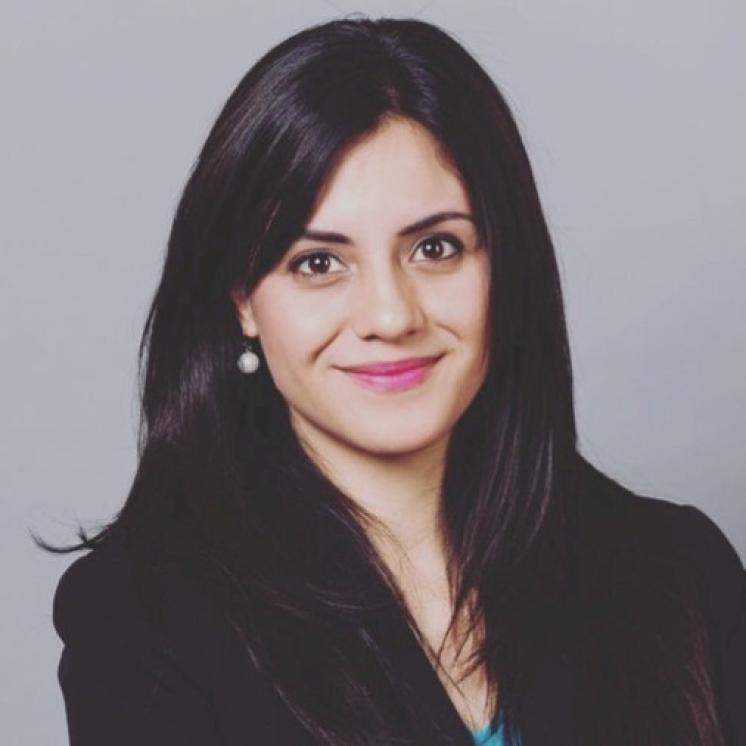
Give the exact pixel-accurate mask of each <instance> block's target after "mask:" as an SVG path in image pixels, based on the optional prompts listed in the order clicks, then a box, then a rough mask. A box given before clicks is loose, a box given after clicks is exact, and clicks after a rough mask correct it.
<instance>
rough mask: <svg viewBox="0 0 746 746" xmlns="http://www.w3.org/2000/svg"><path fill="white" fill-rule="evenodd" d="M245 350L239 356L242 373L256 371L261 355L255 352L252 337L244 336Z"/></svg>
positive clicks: (239, 367)
mask: <svg viewBox="0 0 746 746" xmlns="http://www.w3.org/2000/svg"><path fill="white" fill-rule="evenodd" d="M243 344H244V351H243V352H242V353H241V354H240V355H239V356H238V369H239V370H240V371H241V373H254V372H255V371H256V370H257V369H258V368H259V356H258V355H257V354H256V352H254V346H253V343H252V340H251V337H247V336H246V335H245V334H244V336H243Z"/></svg>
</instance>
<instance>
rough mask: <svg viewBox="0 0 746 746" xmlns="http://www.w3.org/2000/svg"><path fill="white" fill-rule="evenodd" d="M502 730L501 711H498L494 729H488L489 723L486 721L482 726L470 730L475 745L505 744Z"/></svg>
mask: <svg viewBox="0 0 746 746" xmlns="http://www.w3.org/2000/svg"><path fill="white" fill-rule="evenodd" d="M504 731H505V729H504V728H503V716H502V712H500V715H499V717H498V720H497V728H496V729H495V730H494V731H490V724H489V723H487V725H485V726H484V727H483V728H480V729H479V730H473V731H471V735H472V737H473V738H474V744H475V746H505V732H504Z"/></svg>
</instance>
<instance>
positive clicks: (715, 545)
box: [573, 466, 746, 641]
mask: <svg viewBox="0 0 746 746" xmlns="http://www.w3.org/2000/svg"><path fill="white" fill-rule="evenodd" d="M582 485H583V486H582V489H579V490H577V492H576V493H575V494H573V501H574V505H573V508H574V510H573V515H574V517H575V529H576V535H575V538H576V543H577V545H578V546H577V551H578V555H579V556H580V558H581V562H582V563H583V564H585V565H590V564H593V563H598V564H599V565H600V566H605V567H613V568H614V569H615V571H616V572H618V573H620V574H628V575H629V576H630V577H632V578H636V581H637V582H638V583H639V585H643V584H644V583H645V580H646V573H648V572H650V574H651V577H652V578H654V579H655V578H660V577H665V576H666V573H667V574H668V577H671V578H675V579H676V580H677V581H678V580H680V581H681V582H683V583H688V584H689V585H690V586H691V587H692V588H693V589H694V592H695V593H696V594H697V596H698V597H699V599H700V601H701V605H702V610H703V613H704V615H705V619H706V621H707V622H708V626H709V627H710V631H711V633H712V634H713V636H714V637H715V639H716V640H722V641H724V640H727V639H728V638H729V637H730V636H731V635H732V634H733V631H734V630H735V628H736V626H737V625H738V624H739V620H740V617H741V616H742V615H743V613H744V609H746V570H745V569H744V565H743V562H742V560H741V558H740V557H739V555H738V552H737V551H736V549H735V547H734V546H733V544H732V543H731V542H730V540H729V539H728V538H727V537H726V535H725V533H724V532H723V531H722V529H721V528H720V527H719V526H718V525H717V524H716V523H715V522H714V521H713V520H712V518H710V517H709V516H708V515H707V513H706V512H705V511H703V510H702V509H701V508H699V507H697V506H695V505H691V504H680V503H676V502H674V501H672V500H668V499H664V498H661V497H658V496H653V495H646V494H640V493H637V492H633V491H632V490H631V489H629V488H627V487H625V486H623V485H621V484H619V483H618V482H616V481H614V480H613V479H611V478H610V477H608V476H606V475H604V474H603V473H601V472H599V471H598V470H596V469H595V468H594V467H590V466H589V471H588V472H587V473H586V478H585V479H583V480H582ZM624 568H626V569H627V573H625V572H624ZM659 571H660V572H659ZM660 590H662V591H665V589H660Z"/></svg>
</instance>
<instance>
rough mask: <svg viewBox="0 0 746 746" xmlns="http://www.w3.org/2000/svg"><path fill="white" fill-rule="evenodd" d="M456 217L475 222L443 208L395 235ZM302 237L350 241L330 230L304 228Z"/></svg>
mask: <svg viewBox="0 0 746 746" xmlns="http://www.w3.org/2000/svg"><path fill="white" fill-rule="evenodd" d="M456 218H461V219H463V220H469V221H471V222H472V223H474V222H475V220H474V217H473V216H472V215H469V214H468V213H465V212H458V211H457V210H445V211H442V212H435V213H433V214H432V215H428V216H427V217H425V218H422V219H421V220H418V221H417V222H416V223H412V224H410V225H407V226H404V228H402V229H401V230H400V231H399V232H398V233H397V234H396V235H397V236H399V237H400V238H402V237H404V236H409V235H411V234H412V233H417V232H418V231H422V230H425V229H427V228H430V227H431V226H433V225H436V224H437V223H442V222H444V221H446V220H454V219H456ZM304 238H308V239H310V240H311V241H324V242H327V243H344V244H350V243H352V239H351V238H350V237H349V236H345V235H344V234H342V233H333V232H331V231H317V230H308V229H306V230H304V231H303V233H301V234H300V236H298V239H297V240H299V241H300V240H301V239H304Z"/></svg>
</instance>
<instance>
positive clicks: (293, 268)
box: [288, 234, 464, 277]
mask: <svg viewBox="0 0 746 746" xmlns="http://www.w3.org/2000/svg"><path fill="white" fill-rule="evenodd" d="M428 241H438V242H443V241H445V242H447V243H450V244H451V246H453V247H454V248H455V249H456V251H455V252H454V253H453V254H451V255H450V256H447V257H445V258H443V259H433V260H432V261H434V262H446V261H448V260H449V259H455V258H456V257H458V256H459V255H460V254H461V253H462V252H463V250H464V244H463V242H462V241H460V240H459V239H458V238H456V237H455V236H449V235H442V234H437V235H433V236H427V238H424V239H422V241H420V242H419V243H418V244H417V247H416V248H415V251H416V250H417V249H418V248H419V247H420V246H422V245H423V244H424V243H426V242H428ZM314 256H334V254H332V253H331V252H330V251H323V250H321V249H317V250H315V251H309V252H307V253H305V254H300V255H299V256H297V257H295V259H293V260H292V261H291V262H290V264H289V265H288V268H289V269H290V272H292V273H293V274H296V275H301V276H302V277H326V276H328V275H329V274H331V273H329V272H327V273H323V272H322V273H314V272H300V271H299V268H300V266H301V265H302V264H303V262H305V261H306V260H307V259H310V258H311V257H314ZM335 258H336V257H335Z"/></svg>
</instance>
